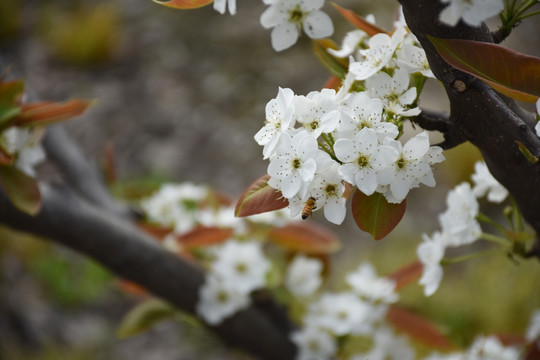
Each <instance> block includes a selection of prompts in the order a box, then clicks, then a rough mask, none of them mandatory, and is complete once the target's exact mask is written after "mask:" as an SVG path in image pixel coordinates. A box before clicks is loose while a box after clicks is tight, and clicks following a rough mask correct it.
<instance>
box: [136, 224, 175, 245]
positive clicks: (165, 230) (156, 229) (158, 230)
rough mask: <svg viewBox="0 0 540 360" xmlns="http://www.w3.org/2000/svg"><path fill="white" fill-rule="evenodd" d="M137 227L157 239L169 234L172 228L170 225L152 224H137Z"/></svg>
mask: <svg viewBox="0 0 540 360" xmlns="http://www.w3.org/2000/svg"><path fill="white" fill-rule="evenodd" d="M138 227H139V229H141V230H142V231H144V232H145V233H147V234H148V235H151V236H153V237H154V238H156V239H157V240H159V241H161V240H162V239H163V238H164V237H165V236H167V235H169V234H170V233H171V232H172V231H173V229H172V228H170V227H163V226H159V225H153V224H146V223H142V224H138Z"/></svg>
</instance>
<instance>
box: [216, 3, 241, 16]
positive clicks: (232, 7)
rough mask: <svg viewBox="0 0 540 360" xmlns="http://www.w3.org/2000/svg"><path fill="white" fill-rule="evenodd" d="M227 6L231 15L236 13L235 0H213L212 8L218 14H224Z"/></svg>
mask: <svg viewBox="0 0 540 360" xmlns="http://www.w3.org/2000/svg"><path fill="white" fill-rule="evenodd" d="M227 7H228V10H229V13H230V14H231V15H234V14H236V0H214V10H216V11H218V12H219V13H220V14H225V9H226V8H227Z"/></svg>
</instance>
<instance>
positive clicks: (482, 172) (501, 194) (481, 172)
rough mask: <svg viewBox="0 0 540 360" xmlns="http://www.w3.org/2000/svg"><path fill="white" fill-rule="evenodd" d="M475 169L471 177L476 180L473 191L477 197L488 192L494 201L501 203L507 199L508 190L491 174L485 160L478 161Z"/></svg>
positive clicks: (488, 196)
mask: <svg viewBox="0 0 540 360" xmlns="http://www.w3.org/2000/svg"><path fill="white" fill-rule="evenodd" d="M474 171H475V173H474V174H473V175H472V177H471V179H472V181H473V182H474V188H473V192H474V195H475V196H476V197H481V196H484V195H486V193H487V198H488V200H489V201H491V202H494V203H501V202H503V201H504V199H506V197H507V196H508V190H506V188H505V187H504V186H502V185H501V184H500V183H499V182H498V181H497V180H496V179H495V178H494V177H493V175H491V173H490V172H489V169H488V167H487V165H486V163H485V162H483V161H478V162H477V163H476V164H475V165H474Z"/></svg>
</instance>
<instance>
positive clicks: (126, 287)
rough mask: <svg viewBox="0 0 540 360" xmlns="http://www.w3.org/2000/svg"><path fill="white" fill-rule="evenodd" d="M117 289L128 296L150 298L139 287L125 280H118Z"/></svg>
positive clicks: (146, 291)
mask: <svg viewBox="0 0 540 360" xmlns="http://www.w3.org/2000/svg"><path fill="white" fill-rule="evenodd" d="M118 287H119V288H120V289H122V291H125V292H127V293H129V294H133V295H136V296H141V297H143V296H144V297H147V296H150V292H149V291H148V290H146V289H145V288H144V287H142V286H141V285H139V284H137V283H134V282H132V281H127V280H122V279H120V280H118Z"/></svg>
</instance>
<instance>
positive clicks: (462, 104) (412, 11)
mask: <svg viewBox="0 0 540 360" xmlns="http://www.w3.org/2000/svg"><path fill="white" fill-rule="evenodd" d="M400 3H401V4H402V6H403V13H404V15H405V18H406V20H407V24H408V26H409V28H410V29H411V31H412V32H413V33H414V34H415V35H416V37H417V38H418V39H419V41H420V43H421V44H422V47H423V48H424V49H425V51H426V55H427V58H428V61H429V63H430V66H431V69H432V71H433V73H434V74H435V76H436V77H437V78H438V79H439V80H440V81H441V82H442V83H443V85H444V86H445V89H446V92H447V94H448V98H449V100H450V109H451V110H450V122H451V123H452V124H453V125H454V127H455V128H456V129H457V131H459V133H460V135H461V137H462V138H464V139H466V140H468V141H470V142H472V143H473V144H474V145H475V146H477V147H478V148H479V149H480V151H481V152H482V155H483V156H484V159H485V161H486V164H487V165H488V167H489V170H490V172H491V173H492V174H493V176H494V177H495V178H496V179H497V180H498V181H499V182H500V183H501V184H503V185H504V186H505V187H506V188H507V189H508V190H509V191H510V193H511V194H512V196H513V197H514V198H515V199H516V202H517V203H518V205H519V207H520V209H521V212H522V214H523V216H524V218H525V219H526V220H527V221H528V222H529V223H530V224H531V225H532V227H533V228H534V229H535V230H536V232H537V233H540V188H539V186H538V184H540V164H531V163H530V162H529V161H528V160H527V159H526V158H525V156H523V155H522V154H521V153H520V152H519V149H518V146H517V145H516V141H517V142H520V143H521V144H523V145H524V146H525V147H526V148H527V149H528V150H529V151H530V152H531V153H532V154H533V155H535V156H537V157H538V156H540V139H539V138H538V137H537V136H536V134H535V133H534V131H533V128H532V126H533V122H532V121H531V117H530V116H529V115H528V114H527V112H525V111H523V110H521V109H520V108H519V106H518V105H517V104H516V103H515V102H514V101H513V100H512V99H509V98H507V97H505V96H503V95H501V94H499V93H497V92H496V91H494V90H493V89H492V88H491V87H489V86H488V85H486V84H484V83H483V82H481V81H479V80H477V79H476V78H475V77H473V76H470V75H468V74H465V73H463V72H461V71H458V70H457V69H454V68H452V67H451V66H450V65H449V64H447V63H446V62H445V61H444V60H443V59H442V58H441V56H440V55H439V54H438V53H437V51H436V50H435V48H434V46H433V45H432V44H431V42H430V41H429V40H428V39H427V37H426V34H429V35H432V36H436V37H440V38H453V39H468V40H476V41H486V42H493V38H492V34H491V32H490V31H489V29H488V28H487V26H485V25H483V26H481V27H470V26H467V25H466V24H464V23H463V22H459V23H458V24H457V25H456V26H455V27H448V26H446V25H444V24H442V23H441V22H439V20H438V19H439V13H440V11H441V9H442V8H443V7H444V5H443V4H441V3H440V2H439V1H433V0H400ZM538 246H539V245H538V243H537V244H536V245H535V249H536V248H538ZM533 254H534V252H533Z"/></svg>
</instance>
